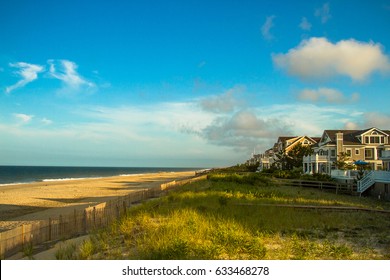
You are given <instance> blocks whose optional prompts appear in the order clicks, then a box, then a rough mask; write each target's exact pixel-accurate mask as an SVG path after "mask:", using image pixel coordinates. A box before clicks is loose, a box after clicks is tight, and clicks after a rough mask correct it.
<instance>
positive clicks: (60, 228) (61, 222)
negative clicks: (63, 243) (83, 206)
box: [59, 215, 63, 237]
mask: <svg viewBox="0 0 390 280" xmlns="http://www.w3.org/2000/svg"><path fill="white" fill-rule="evenodd" d="M59 220H60V224H59V234H60V236H61V237H62V231H63V230H62V226H63V225H62V224H63V221H62V215H60V218H59Z"/></svg>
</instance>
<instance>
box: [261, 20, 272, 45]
mask: <svg viewBox="0 0 390 280" xmlns="http://www.w3.org/2000/svg"><path fill="white" fill-rule="evenodd" d="M274 19H275V16H269V17H267V18H266V20H265V23H264V24H263V26H262V27H261V34H262V35H263V38H264V39H266V40H268V41H270V40H272V39H274V36H273V35H272V34H271V29H272V27H274Z"/></svg>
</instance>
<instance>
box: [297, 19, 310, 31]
mask: <svg viewBox="0 0 390 280" xmlns="http://www.w3.org/2000/svg"><path fill="white" fill-rule="evenodd" d="M299 27H300V28H301V29H302V30H305V31H310V29H311V23H310V22H309V21H308V20H307V18H305V17H303V18H302V20H301V23H300V24H299Z"/></svg>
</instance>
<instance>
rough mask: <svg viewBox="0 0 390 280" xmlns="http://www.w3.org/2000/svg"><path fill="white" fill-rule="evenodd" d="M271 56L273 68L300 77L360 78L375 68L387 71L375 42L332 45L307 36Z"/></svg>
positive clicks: (385, 61)
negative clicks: (294, 44)
mask: <svg viewBox="0 0 390 280" xmlns="http://www.w3.org/2000/svg"><path fill="white" fill-rule="evenodd" d="M272 59H273V62H274V64H275V65H276V66H277V67H279V68H281V69H283V70H286V71H287V72H288V73H289V74H290V75H293V76H297V77H299V78H302V79H323V78H329V77H332V76H336V75H342V76H348V77H350V78H351V79H353V80H364V79H366V78H367V77H368V76H369V75H370V74H372V73H373V72H375V71H381V72H387V71H389V70H390V62H389V58H388V57H387V56H386V55H385V54H384V53H383V52H382V49H381V46H380V45H379V44H374V43H373V42H370V43H364V42H358V41H355V40H353V39H350V40H342V41H339V42H337V43H336V44H333V43H331V42H329V41H328V40H327V39H326V38H310V39H309V40H303V41H302V42H301V43H300V45H299V46H297V47H296V48H293V49H290V50H289V51H288V53H286V54H273V55H272Z"/></svg>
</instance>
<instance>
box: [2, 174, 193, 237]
mask: <svg viewBox="0 0 390 280" xmlns="http://www.w3.org/2000/svg"><path fill="white" fill-rule="evenodd" d="M194 174H195V173H194V172H192V171H188V172H161V173H153V174H142V175H132V176H120V177H108V178H101V179H83V180H69V181H56V182H37V183H32V184H23V185H9V186H1V187H0V231H4V230H7V229H11V228H14V227H17V226H19V225H21V224H26V223H31V222H35V221H40V220H45V219H48V218H49V217H52V218H55V217H58V216H59V215H60V214H67V213H71V212H72V211H73V209H84V208H86V207H88V206H93V205H96V204H98V203H101V202H104V201H108V200H110V199H113V198H115V197H118V196H123V195H126V194H128V193H130V192H133V191H136V190H140V189H145V188H151V187H155V186H159V185H160V184H162V183H164V182H169V181H173V180H178V179H184V178H188V177H192V176H194Z"/></svg>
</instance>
